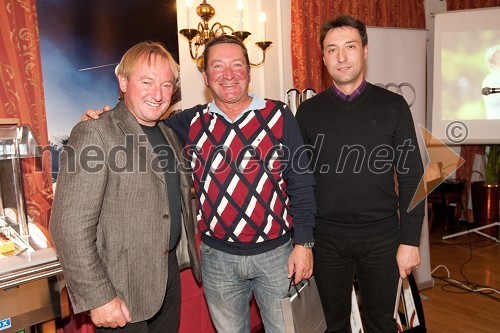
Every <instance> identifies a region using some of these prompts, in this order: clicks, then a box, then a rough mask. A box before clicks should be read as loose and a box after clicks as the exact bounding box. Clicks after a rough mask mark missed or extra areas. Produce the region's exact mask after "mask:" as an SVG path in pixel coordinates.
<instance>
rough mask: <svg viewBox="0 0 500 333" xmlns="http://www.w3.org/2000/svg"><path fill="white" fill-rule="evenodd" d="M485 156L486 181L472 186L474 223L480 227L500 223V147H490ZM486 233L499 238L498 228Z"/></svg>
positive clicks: (490, 229) (488, 230)
mask: <svg viewBox="0 0 500 333" xmlns="http://www.w3.org/2000/svg"><path fill="white" fill-rule="evenodd" d="M488 148H489V151H488V152H487V153H485V154H484V158H485V169H484V171H485V172H484V181H480V182H473V183H472V184H471V196H472V210H473V213H474V222H475V223H476V225H478V226H483V225H486V224H490V223H495V222H500V218H499V211H500V145H490V146H489V147H488ZM483 232H484V233H486V234H488V235H490V236H493V237H498V236H499V230H498V227H491V228H486V229H484V230H483Z"/></svg>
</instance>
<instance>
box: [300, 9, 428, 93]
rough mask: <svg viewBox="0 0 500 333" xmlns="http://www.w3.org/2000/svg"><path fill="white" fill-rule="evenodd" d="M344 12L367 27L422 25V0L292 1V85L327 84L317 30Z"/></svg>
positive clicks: (321, 86)
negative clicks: (328, 20)
mask: <svg viewBox="0 0 500 333" xmlns="http://www.w3.org/2000/svg"><path fill="white" fill-rule="evenodd" d="M341 14H347V15H352V16H354V17H357V18H359V19H360V20H362V21H363V22H364V23H365V24H366V25H367V26H378V27H397V28H420V29H424V28H425V10H424V1H423V0H417V1H408V0H387V1H380V0H350V1H339V0H292V43H291V44H292V68H293V84H294V87H295V88H297V89H299V90H302V89H305V88H313V89H315V90H316V91H323V90H324V89H326V88H327V87H329V86H330V85H331V79H330V77H329V75H328V73H327V71H326V69H325V68H324V65H323V59H322V54H321V50H320V46H319V30H320V27H321V25H322V24H323V22H324V21H326V20H327V19H330V18H332V17H335V16H337V15H341Z"/></svg>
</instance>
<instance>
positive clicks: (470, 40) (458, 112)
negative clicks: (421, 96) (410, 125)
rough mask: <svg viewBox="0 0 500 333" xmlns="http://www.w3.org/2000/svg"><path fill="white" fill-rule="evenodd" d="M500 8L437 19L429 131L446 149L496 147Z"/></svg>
mask: <svg viewBox="0 0 500 333" xmlns="http://www.w3.org/2000/svg"><path fill="white" fill-rule="evenodd" d="M498 18H500V7H490V8H481V9H472V10H461V11H450V12H446V13H440V14H436V15H435V25H434V58H433V59H434V61H433V80H432V109H431V110H429V112H430V116H431V131H432V133H433V135H434V136H435V137H437V138H438V139H439V140H441V141H443V142H446V143H449V144H455V145H458V144H462V145H467V144H493V143H500V135H499V134H498V133H499V129H500V20H499V19H498Z"/></svg>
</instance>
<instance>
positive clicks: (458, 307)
mask: <svg viewBox="0 0 500 333" xmlns="http://www.w3.org/2000/svg"><path fill="white" fill-rule="evenodd" d="M466 228H467V223H462V224H461V225H460V226H458V227H457V229H456V230H448V234H451V233H454V232H456V231H457V230H458V231H462V230H466ZM444 235H446V233H445V232H444V227H443V226H442V225H440V223H439V221H435V222H434V225H433V226H432V229H431V231H430V236H429V241H430V257H431V271H433V273H432V276H433V277H434V287H432V288H429V289H425V290H421V291H420V294H421V298H422V305H423V308H424V316H425V322H426V327H427V332H430V333H434V332H440V333H443V332H464V333H475V332H479V333H481V332H488V333H493V332H500V293H498V292H497V293H493V292H487V291H484V294H480V293H477V292H469V291H465V290H462V289H459V288H456V287H453V286H451V285H450V284H449V283H448V282H446V281H443V280H441V279H439V278H438V277H447V276H448V272H447V271H446V270H445V269H443V268H438V269H437V270H435V271H434V269H435V268H436V267H437V266H439V265H443V266H446V267H447V268H448V270H449V275H450V277H451V278H452V279H454V280H457V281H461V282H465V283H466V281H469V283H467V285H468V286H470V287H472V288H476V289H477V288H480V287H481V286H483V287H489V288H494V289H496V290H498V291H500V243H496V242H495V241H493V240H490V239H488V238H486V237H483V236H480V235H478V234H476V233H470V234H467V235H463V236H459V237H456V238H452V239H448V240H442V236H444ZM485 294H489V295H485Z"/></svg>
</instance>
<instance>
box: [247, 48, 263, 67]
mask: <svg viewBox="0 0 500 333" xmlns="http://www.w3.org/2000/svg"><path fill="white" fill-rule="evenodd" d="M264 61H266V51H262V61H261V62H259V63H258V64H254V63H252V62H251V61H250V66H252V67H258V66H260V65H262V64H263V63H264Z"/></svg>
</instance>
